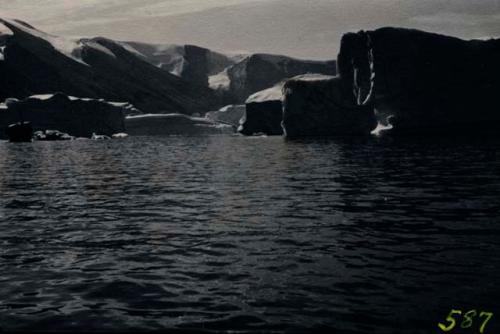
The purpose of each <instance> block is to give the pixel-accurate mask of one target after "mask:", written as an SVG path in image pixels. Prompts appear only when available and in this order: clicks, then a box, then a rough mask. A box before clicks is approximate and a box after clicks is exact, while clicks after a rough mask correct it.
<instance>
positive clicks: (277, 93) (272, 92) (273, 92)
mask: <svg viewBox="0 0 500 334" xmlns="http://www.w3.org/2000/svg"><path fill="white" fill-rule="evenodd" d="M285 82H286V81H281V82H280V83H278V84H276V85H274V86H273V87H271V88H268V89H264V90H261V91H260V92H257V93H255V94H253V95H250V97H249V98H248V99H247V100H246V102H245V103H247V104H248V103H262V102H266V101H283V86H284V85H285Z"/></svg>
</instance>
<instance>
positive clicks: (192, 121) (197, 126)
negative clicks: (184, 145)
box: [125, 114, 234, 136]
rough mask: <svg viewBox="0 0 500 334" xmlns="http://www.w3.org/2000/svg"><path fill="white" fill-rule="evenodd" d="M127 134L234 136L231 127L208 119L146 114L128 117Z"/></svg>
mask: <svg viewBox="0 0 500 334" xmlns="http://www.w3.org/2000/svg"><path fill="white" fill-rule="evenodd" d="M125 128H126V133H127V134H129V135H131V136H169V135H211V134H232V133H234V128H233V126H231V125H227V124H222V123H216V122H213V121H210V120H208V119H206V118H201V117H189V116H186V115H183V114H146V115H136V116H127V117H126V118H125Z"/></svg>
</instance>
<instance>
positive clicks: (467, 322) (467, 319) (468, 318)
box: [460, 310, 477, 328]
mask: <svg viewBox="0 0 500 334" xmlns="http://www.w3.org/2000/svg"><path fill="white" fill-rule="evenodd" d="M476 316H477V311H476V310H471V311H469V312H467V313H465V314H464V321H462V324H460V327H462V328H471V327H472V324H473V321H474V317H476Z"/></svg>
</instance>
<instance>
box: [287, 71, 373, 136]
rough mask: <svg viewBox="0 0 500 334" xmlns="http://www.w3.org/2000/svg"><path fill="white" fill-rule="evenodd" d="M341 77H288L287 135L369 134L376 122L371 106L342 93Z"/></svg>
mask: <svg viewBox="0 0 500 334" xmlns="http://www.w3.org/2000/svg"><path fill="white" fill-rule="evenodd" d="M341 87H342V86H341V80H340V78H338V77H332V76H324V75H316V76H305V77H304V76H302V77H297V78H293V79H291V80H288V81H287V82H286V83H285V86H284V96H285V97H284V102H283V129H284V133H285V135H286V137H288V138H298V137H313V136H345V135H368V134H370V132H371V131H372V130H373V129H375V127H376V126H377V121H376V118H375V115H374V113H373V108H371V107H370V106H364V107H361V106H358V105H356V104H355V103H354V101H353V100H352V99H349V97H348V96H347V97H346V96H345V94H342V89H341Z"/></svg>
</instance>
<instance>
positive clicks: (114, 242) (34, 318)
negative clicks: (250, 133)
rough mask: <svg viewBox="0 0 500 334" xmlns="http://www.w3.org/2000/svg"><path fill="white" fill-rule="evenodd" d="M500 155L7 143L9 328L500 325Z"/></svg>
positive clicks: (163, 142)
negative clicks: (472, 321) (481, 320)
mask: <svg viewBox="0 0 500 334" xmlns="http://www.w3.org/2000/svg"><path fill="white" fill-rule="evenodd" d="M499 148H500V143H499V142H495V141H483V142H481V141H479V140H475V141H473V140H470V141H462V142H453V141H451V140H446V141H443V140H441V141H439V140H432V141H431V140H429V141H426V142H409V141H404V142H395V141H392V142H391V141H388V140H375V139H372V140H366V141H352V142H347V141H335V140H330V141H327V140H315V141H303V142H300V141H298V142H290V141H285V140H283V139H282V138H242V137H223V136H213V137H205V138H201V137H200V138H196V137H191V138H182V137H170V138H129V139H126V140H122V141H119V140H117V141H108V142H92V141H73V142H52V143H50V142H45V143H44V142H37V143H33V144H9V143H6V142H2V143H0V169H1V174H0V193H1V197H0V228H1V231H2V232H1V234H0V244H1V249H0V250H1V255H0V283H1V286H2V288H1V289H0V328H1V329H4V330H7V329H25V330H29V329H53V330H54V329H65V330H71V329H85V330H92V329H99V330H105V329H117V330H132V329H145V330H149V329H162V328H171V329H172V328H179V329H185V328H188V329H189V328H204V329H207V330H228V329H236V330H240V331H250V332H251V331H278V332H281V331H290V330H291V331H303V330H306V329H308V330H311V329H318V330H319V329H326V328H328V329H331V330H334V329H336V330H338V331H340V332H343V333H351V332H352V333H359V332H362V333H392V332H395V331H396V329H397V332H398V333H405V332H408V333H430V332H433V333H435V332H437V330H438V328H437V323H438V322H440V321H441V322H443V321H444V319H445V318H446V316H447V315H448V313H449V312H450V310H451V309H452V308H458V309H464V310H469V309H473V308H474V309H480V310H482V309H484V310H489V311H492V312H495V311H496V310H498V306H499V305H500V302H499V301H500V298H499V297H500V289H498V286H497V285H498V282H500V269H499V268H498V264H499V263H500V225H499V223H500V218H499V210H500V200H499V199H500V175H499V171H500V156H499V154H498V153H497V152H498V149H499ZM499 316H500V314H499ZM489 326H490V328H488V330H490V331H493V330H494V329H495V326H496V328H498V325H495V321H494V320H492V321H491V324H490V325H489Z"/></svg>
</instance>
